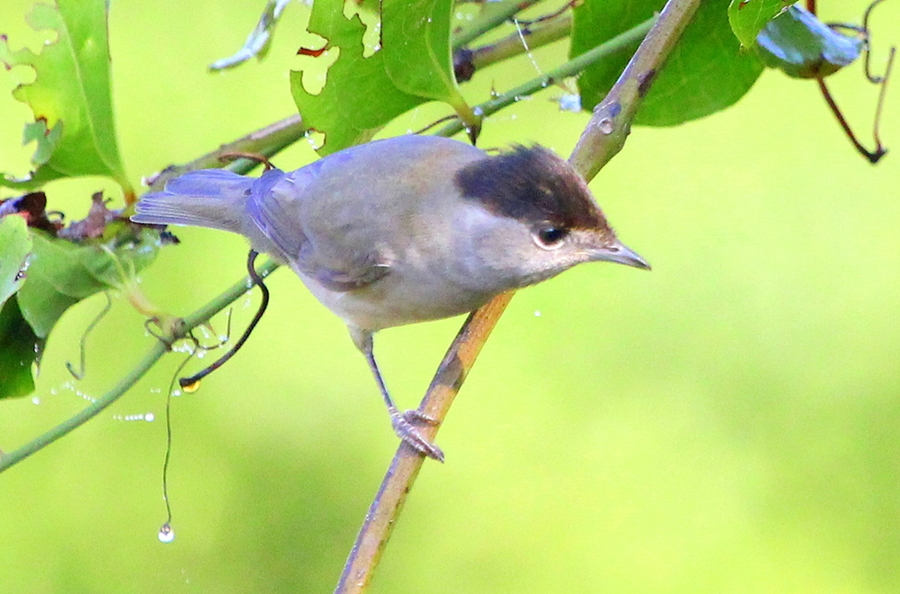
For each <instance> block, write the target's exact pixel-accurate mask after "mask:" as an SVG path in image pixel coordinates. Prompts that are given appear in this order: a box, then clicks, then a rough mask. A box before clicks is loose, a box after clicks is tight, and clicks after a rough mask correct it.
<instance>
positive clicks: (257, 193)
mask: <svg viewBox="0 0 900 594" xmlns="http://www.w3.org/2000/svg"><path fill="white" fill-rule="evenodd" d="M320 163H323V160H320V161H317V162H315V163H313V164H312V165H308V166H306V167H304V168H302V169H299V170H297V171H295V172H292V173H288V174H286V175H284V174H282V175H281V176H278V177H277V178H276V177H275V176H274V175H270V174H272V173H273V172H271V171H270V172H267V173H265V174H263V175H262V177H260V178H259V180H258V181H257V183H256V184H254V187H253V190H252V194H251V199H250V200H249V201H248V210H249V211H250V214H251V216H252V217H253V219H254V221H255V222H256V224H257V226H258V227H259V229H260V230H261V231H262V232H263V233H264V234H265V235H266V237H268V238H269V239H270V240H272V242H273V243H274V244H275V246H276V247H277V248H278V249H280V250H281V251H282V252H283V253H284V254H285V255H286V256H287V258H288V260H289V261H290V263H291V266H292V268H294V270H295V271H296V272H298V273H301V274H303V275H305V276H308V277H310V278H312V279H314V280H315V281H317V282H318V283H319V284H321V285H323V286H325V287H326V288H328V289H330V290H332V291H338V292H345V291H351V290H353V289H359V288H361V287H364V286H366V285H369V284H371V283H373V282H375V281H377V280H378V279H380V278H382V277H383V276H385V275H386V274H388V273H389V272H390V265H389V263H388V261H387V259H386V258H384V257H383V255H382V254H380V253H379V252H378V250H377V249H375V248H374V247H373V246H367V249H363V250H360V249H359V247H360V246H359V245H354V246H349V245H345V242H344V240H345V239H346V238H347V234H346V233H345V232H344V231H345V230H344V229H343V228H342V227H341V225H340V224H339V223H340V222H339V221H334V220H328V217H326V216H324V215H323V214H322V213H321V212H318V213H317V212H316V211H317V210H318V209H317V208H316V204H313V203H312V202H316V201H321V199H322V198H323V196H322V195H321V194H322V192H320V191H319V190H320V188H319V186H317V182H318V177H319V174H320V170H321V167H320ZM279 173H281V172H279ZM310 218H313V219H315V221H314V222H315V224H310V221H309V219H310Z"/></svg>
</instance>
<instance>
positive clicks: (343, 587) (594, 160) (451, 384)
mask: <svg viewBox="0 0 900 594" xmlns="http://www.w3.org/2000/svg"><path fill="white" fill-rule="evenodd" d="M699 4H700V0H669V2H668V3H667V4H666V6H665V8H664V9H663V11H662V13H661V14H660V16H659V18H658V20H657V21H656V24H655V25H654V26H653V28H652V29H651V30H650V32H649V33H648V34H647V36H646V37H645V38H644V41H643V42H642V43H641V46H640V47H639V48H638V50H637V52H635V54H634V56H633V57H632V59H631V61H630V62H629V64H628V66H627V67H626V68H625V70H624V71H623V73H622V75H621V76H620V78H619V80H618V81H617V82H616V84H615V85H614V86H613V88H612V89H611V90H610V92H609V94H608V95H607V97H606V98H605V99H604V100H603V101H602V102H601V103H600V104H598V106H597V108H596V109H595V110H594V116H593V117H592V118H591V121H590V123H589V124H588V127H587V128H586V129H585V131H584V133H583V135H582V138H581V140H579V142H578V145H577V146H576V148H575V151H574V153H573V154H572V156H571V157H570V162H571V163H572V164H573V165H574V166H575V168H576V169H577V170H578V171H579V173H581V174H582V175H584V176H585V178H586V179H591V178H592V177H593V176H594V175H595V174H596V172H597V171H599V170H600V168H601V167H602V166H603V165H605V164H606V163H607V162H608V161H609V159H611V158H612V156H613V155H615V154H616V153H618V152H619V151H620V150H621V149H622V146H624V143H625V138H626V137H627V133H628V130H629V128H630V125H631V121H632V119H633V118H634V114H635V113H636V112H637V109H638V107H639V105H640V102H641V99H643V97H644V95H646V92H647V90H648V89H649V86H650V84H651V83H652V81H653V78H654V75H655V73H656V72H658V71H659V70H660V69H661V68H662V66H663V64H664V63H665V60H666V57H667V56H668V55H669V52H670V51H671V49H672V47H673V46H674V45H675V43H676V42H677V41H678V39H679V38H680V36H681V33H682V32H683V31H684V28H685V27H686V26H687V24H688V23H689V22H690V20H691V17H693V14H694V12H695V11H696V9H697V7H698V6H699ZM512 296H513V293H504V294H502V295H499V296H497V297H495V298H494V299H493V300H492V301H491V302H490V303H488V304H487V305H485V306H484V307H482V308H481V309H479V310H478V311H476V312H474V313H472V314H471V315H470V316H469V318H468V319H467V320H466V323H465V324H464V325H463V327H462V329H461V330H460V332H459V334H458V335H457V336H456V339H454V341H453V343H452V344H451V345H450V349H449V350H448V351H447V354H446V355H445V356H444V360H443V361H442V362H441V365H440V367H438V371H437V373H436V374H435V377H434V380H433V381H432V383H431V386H430V387H429V388H428V392H427V393H426V394H425V397H424V399H423V400H422V404H421V405H420V406H419V410H421V411H423V412H424V413H425V414H427V415H428V416H429V417H431V418H433V419H437V420H438V422H442V421H443V420H444V418H445V417H446V413H447V411H448V410H449V408H450V405H451V404H452V402H453V399H454V397H455V396H456V394H457V393H458V392H459V389H460V388H461V387H462V384H463V382H464V381H465V377H466V374H467V373H468V371H469V370H470V369H471V367H472V365H473V364H474V362H475V359H476V358H477V356H478V353H479V352H480V351H481V347H482V346H484V343H485V342H486V341H487V339H488V336H490V333H491V331H492V330H493V329H494V326H495V325H496V323H497V321H498V320H499V319H500V316H501V315H502V314H503V311H504V310H505V309H506V306H507V305H508V304H509V302H510V300H511V299H512ZM437 428H438V426H435V427H434V428H431V429H430V433H429V434H427V437H428V438H433V437H434V434H435V433H436V432H437ZM423 462H424V457H423V456H422V455H421V454H416V453H414V452H412V451H410V448H409V446H407V445H405V444H401V445H400V448H399V449H398V450H397V454H396V455H395V456H394V460H393V462H392V463H391V466H390V468H389V469H388V471H387V473H386V474H385V477H384V479H383V481H382V483H381V487H380V488H379V490H378V494H377V495H376V497H375V500H374V501H373V502H372V505H371V506H370V507H369V512H368V514H367V515H366V520H365V523H364V524H363V526H362V528H361V529H360V532H359V535H358V536H357V539H356V543H355V544H354V546H353V549H352V550H351V552H350V556H349V558H348V559H347V563H346V564H345V566H344V571H343V573H342V574H341V579H340V581H339V582H338V585H337V588H336V589H335V592H336V593H337V594H359V593H361V592H364V591H365V590H366V588H367V587H368V585H369V582H370V581H371V579H372V576H373V574H374V572H375V568H376V567H377V565H378V562H379V560H380V559H381V553H382V551H383V550H384V548H385V546H386V545H387V541H388V539H389V538H390V536H391V532H392V530H393V527H394V524H395V523H396V521H397V519H398V517H399V515H400V511H401V510H402V509H403V504H404V502H405V501H406V496H407V495H408V494H409V491H410V490H411V489H412V485H413V483H414V482H415V479H416V477H417V476H418V473H419V469H420V468H421V467H422V463H423Z"/></svg>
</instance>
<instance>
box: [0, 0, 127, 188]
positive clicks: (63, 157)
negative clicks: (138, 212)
mask: <svg viewBox="0 0 900 594" xmlns="http://www.w3.org/2000/svg"><path fill="white" fill-rule="evenodd" d="M106 9H107V3H106V1H105V0H57V5H56V6H49V5H47V4H35V6H34V9H33V10H32V12H31V14H30V15H29V18H28V21H29V23H30V24H31V26H32V27H33V28H34V29H36V30H39V31H41V30H47V29H49V30H52V31H54V32H55V34H56V37H57V39H56V40H55V41H53V42H52V43H48V44H46V45H44V47H43V48H42V50H41V52H40V54H34V53H33V52H31V51H30V50H28V49H20V50H17V51H12V50H11V49H10V48H9V46H8V44H7V41H6V38H5V37H0V62H2V63H4V64H5V65H6V66H7V68H11V67H13V66H17V65H25V66H29V67H31V68H33V69H34V71H35V73H36V78H35V80H34V82H32V83H30V84H22V85H19V86H18V87H17V88H16V89H15V90H14V91H13V96H14V97H15V98H16V99H18V100H19V101H22V102H23V103H26V104H28V106H29V107H31V110H32V112H33V113H34V120H35V121H34V123H31V124H27V125H26V127H25V134H24V140H25V142H26V143H28V142H30V141H32V140H36V141H37V148H36V150H35V155H34V157H33V159H32V162H33V164H34V166H35V170H34V171H33V172H32V174H31V175H30V176H29V177H27V178H25V179H13V178H12V177H11V176H10V175H9V174H6V175H4V176H0V185H5V186H8V187H16V188H34V187H37V186H40V185H42V184H44V183H45V182H48V181H50V180H53V179H58V178H61V177H75V176H82V175H104V176H109V177H112V178H113V179H115V180H116V181H117V182H118V183H119V184H120V185H121V186H122V188H123V189H124V191H125V192H126V195H133V194H134V191H133V189H132V188H131V185H130V184H129V183H128V179H127V176H126V175H125V170H124V167H123V166H122V161H121V159H120V157H119V150H118V146H117V144H116V133H115V126H114V124H113V112H112V95H111V85H110V62H109V46H108V42H107V30H106V17H107V13H106Z"/></svg>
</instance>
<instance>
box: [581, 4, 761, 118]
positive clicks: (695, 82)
mask: <svg viewBox="0 0 900 594" xmlns="http://www.w3.org/2000/svg"><path fill="white" fill-rule="evenodd" d="M728 2H729V0H706V1H705V2H702V3H701V4H700V7H699V8H698V9H697V13H696V14H695V15H694V19H693V20H692V21H691V24H690V25H688V27H687V29H686V30H685V32H684V35H683V36H682V38H681V39H680V40H679V41H678V44H677V45H676V46H675V48H674V49H673V50H672V53H671V54H670V55H669V59H668V60H667V61H666V64H665V66H664V67H663V69H662V71H661V72H659V73H658V75H657V77H656V80H655V81H654V83H653V86H652V87H651V88H650V91H649V93H648V94H647V96H646V97H645V98H644V101H643V104H642V105H641V108H640V110H639V111H638V113H637V117H636V118H635V123H636V124H642V125H645V126H673V125H676V124H680V123H683V122H687V121H690V120H693V119H697V118H700V117H703V116H706V115H709V114H711V113H714V112H716V111H719V110H722V109H725V108H726V107H728V106H729V105H732V104H733V103H735V102H736V101H737V100H738V99H740V98H741V97H742V96H743V95H744V94H745V93H746V92H747V91H749V90H750V87H751V86H752V85H753V83H754V82H756V79H757V78H758V77H759V75H760V73H761V72H762V70H763V65H762V64H761V63H760V62H759V60H758V59H757V58H756V57H755V56H754V55H752V54H751V53H748V52H742V51H741V47H740V43H739V42H738V40H737V38H735V36H734V33H732V31H731V26H730V25H729V24H728V16H727V7H728ZM664 4H665V2H663V1H662V0H634V1H631V2H608V1H607V0H585V1H584V2H583V3H582V4H580V5H579V6H577V7H576V8H575V9H574V23H573V31H572V46H571V54H572V56H573V57H574V56H577V55H580V54H582V53H584V52H586V51H588V50H590V49H592V48H594V47H596V46H597V45H599V44H600V43H603V42H604V41H607V40H609V39H611V38H612V37H615V36H616V35H618V34H619V33H622V32H624V31H626V30H628V29H630V28H631V27H634V26H635V25H637V24H639V23H641V22H643V21H645V20H646V19H648V18H650V17H651V16H653V14H654V12H657V11H659V10H661V9H662V7H663V5H664ZM635 49H637V44H635V46H634V47H632V48H630V51H626V52H622V53H621V54H620V55H619V56H617V57H613V58H610V59H608V60H603V61H601V62H599V63H597V64H595V65H593V66H591V67H590V68H588V69H587V70H586V71H585V72H584V73H583V74H582V75H581V77H579V79H578V88H579V91H580V92H581V102H582V106H583V107H584V109H588V110H589V109H593V107H594V106H595V105H596V104H597V103H598V102H599V101H600V100H601V99H602V98H603V97H604V96H605V95H606V93H607V92H609V89H611V88H612V86H613V84H614V83H615V82H616V80H617V79H618V77H619V75H620V74H621V73H622V71H623V70H624V69H625V65H626V64H627V63H628V59H629V58H630V57H631V54H632V53H633V51H634V50H635Z"/></svg>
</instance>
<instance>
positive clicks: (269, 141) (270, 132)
mask: <svg viewBox="0 0 900 594" xmlns="http://www.w3.org/2000/svg"><path fill="white" fill-rule="evenodd" d="M308 130H309V128H307V127H306V125H305V124H304V123H303V119H302V118H301V117H300V116H299V115H292V116H289V117H286V118H284V119H283V120H279V121H277V122H275V123H273V124H270V125H268V126H266V127H265V128H261V129H259V130H256V131H255V132H251V133H250V134H248V135H246V136H244V137H242V138H238V139H237V140H235V141H233V142H229V143H228V144H223V145H222V146H220V147H219V148H217V149H216V150H214V151H211V152H209V153H206V154H205V155H203V156H202V157H198V158H197V159H194V160H193V161H190V162H189V163H185V164H184V165H172V166H169V167H166V168H165V169H163V170H162V171H160V172H159V173H157V174H156V175H153V176H151V177H150V178H149V179H147V185H148V186H150V190H151V191H153V192H159V191H161V190H162V189H163V188H164V187H165V185H166V182H167V181H169V180H170V179H172V178H173V177H178V176H179V175H182V174H184V173H187V172H188V171H196V170H197V169H217V168H220V167H222V157H223V156H224V155H229V154H235V153H255V154H258V155H263V156H265V157H271V156H272V155H275V154H277V153H279V152H281V151H282V150H284V149H285V148H287V147H289V146H290V145H292V144H294V143H295V142H297V141H298V140H300V139H301V138H303V137H304V136H305V135H306V133H307V132H308ZM257 165H259V161H257V160H254V159H247V158H242V159H236V160H234V161H231V162H230V163H228V165H227V166H226V167H225V168H226V169H229V170H231V171H235V172H237V173H247V172H249V171H251V170H252V169H253V168H254V167H256V166H257Z"/></svg>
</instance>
